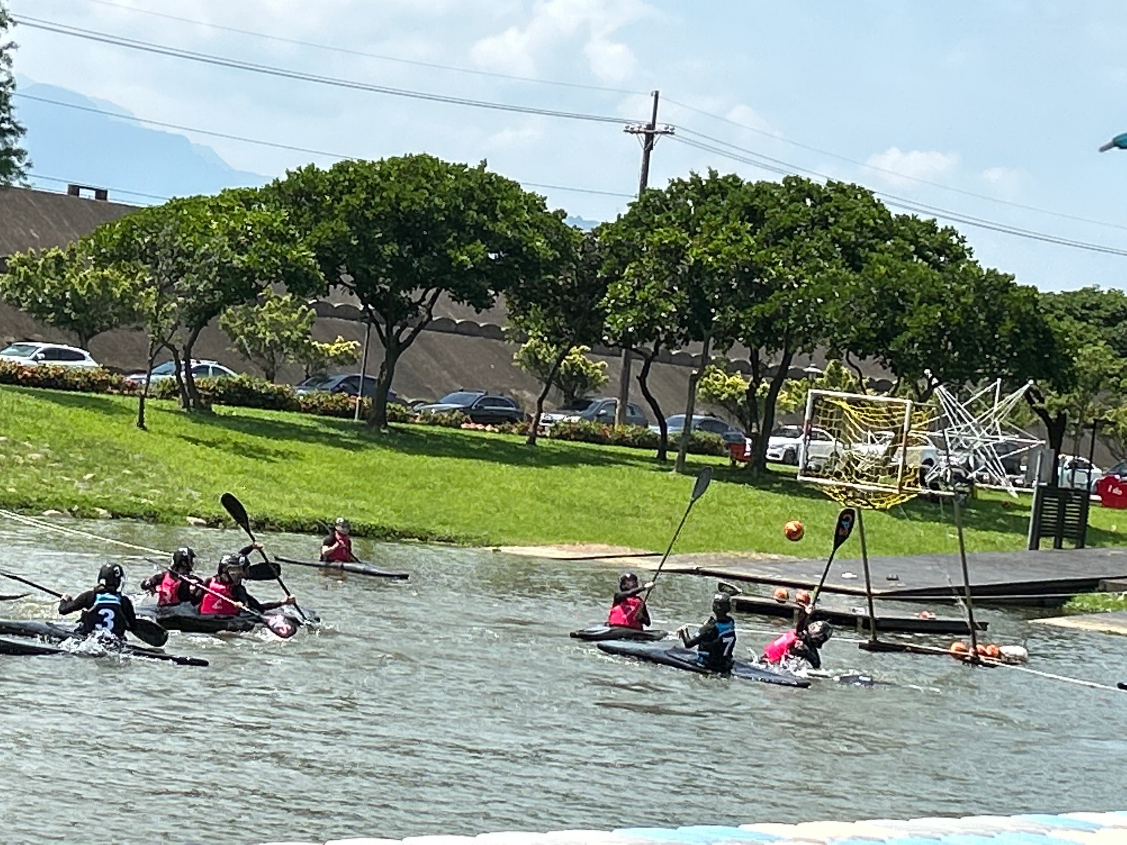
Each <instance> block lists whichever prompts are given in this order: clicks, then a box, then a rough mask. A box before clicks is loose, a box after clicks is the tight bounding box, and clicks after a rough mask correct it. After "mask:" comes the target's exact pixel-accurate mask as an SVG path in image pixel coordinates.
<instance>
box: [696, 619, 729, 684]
mask: <svg viewBox="0 0 1127 845" xmlns="http://www.w3.org/2000/svg"><path fill="white" fill-rule="evenodd" d="M714 624H715V626H716V635H715V637H714V638H712V639H710V640H707V641H705V642H701V643H698V644H697V661H698V662H700V663H702V664H704V665H705V666H708V667H709V668H711V669H715V670H718V671H722V672H726V671H727V670H728V669H729V668H730V666H731V663H732V654H733V652H735V650H736V621H735V620H734V619H725V620H720V619H716V620H715V622H714Z"/></svg>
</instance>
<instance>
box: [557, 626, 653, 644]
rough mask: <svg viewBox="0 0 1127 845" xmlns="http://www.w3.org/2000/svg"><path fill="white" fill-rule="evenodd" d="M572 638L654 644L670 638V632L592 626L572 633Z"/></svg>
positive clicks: (588, 640) (590, 640) (589, 640)
mask: <svg viewBox="0 0 1127 845" xmlns="http://www.w3.org/2000/svg"><path fill="white" fill-rule="evenodd" d="M571 636H572V637H574V638H575V639H577V640H586V641H587V642H593V641H597V640H633V641H634V642H642V643H652V642H657V641H658V640H664V639H665V638H666V637H667V636H669V632H668V631H658V630H655V629H651V630H649V631H642V630H639V629H637V628H627V627H625V626H623V625H592V626H591V627H590V628H583V629H581V630H579V631H572V632H571Z"/></svg>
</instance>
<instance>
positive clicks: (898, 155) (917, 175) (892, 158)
mask: <svg viewBox="0 0 1127 845" xmlns="http://www.w3.org/2000/svg"><path fill="white" fill-rule="evenodd" d="M865 163H866V164H868V165H870V166H872V167H876V168H879V169H880V170H882V171H886V172H884V173H882V174H881V177H882V178H883V179H884V180H885V181H886V182H888V183H889V184H890V185H896V186H897V187H901V188H907V187H911V186H912V185H915V184H918V182H916V181H915V180H920V179H922V180H925V181H928V182H934V181H937V180H939V179H941V178H942V177H944V176H947V175H949V174H951V173H954V172H955V171H956V170H958V169H959V155H958V153H941V152H939V151H938V150H909V151H907V152H904V151H902V150H901V149H900V148H899V147H889V148H888V149H887V150H885V151H884V152H883V153H874V154H873V155H871V156H869V158H868V160H867V161H866V162H865Z"/></svg>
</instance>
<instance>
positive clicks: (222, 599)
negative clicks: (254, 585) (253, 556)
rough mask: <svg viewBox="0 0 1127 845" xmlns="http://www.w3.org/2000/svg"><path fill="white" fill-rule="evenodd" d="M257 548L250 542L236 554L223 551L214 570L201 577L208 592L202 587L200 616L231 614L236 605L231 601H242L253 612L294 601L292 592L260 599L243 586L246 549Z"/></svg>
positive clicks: (233, 613)
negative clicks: (203, 590) (227, 553)
mask: <svg viewBox="0 0 1127 845" xmlns="http://www.w3.org/2000/svg"><path fill="white" fill-rule="evenodd" d="M261 548H262V546H261V545H259V544H258V543H254V544H253V545H250V546H247V547H246V549H244V550H243V551H241V552H239V553H238V554H234V555H223V557H222V558H221V559H220V561H219V569H218V570H217V572H216V574H215V575H214V576H212V577H211V578H208V579H207V580H206V581H204V587H206V588H207V590H208V591H210V592H207V591H205V592H204V594H203V599H201V600H200V616H235V615H237V614H238V612H239V608H238V606H237V605H236V604H234V602H238V603H239V604H242V605H245V606H246V607H249V608H250V609H251V610H253V611H255V612H256V613H265V612H266V611H268V610H274V609H275V608H279V607H282V606H283V605H287V604H294V602H295V600H294V597H293V596H286V597H285V598H284V599H282V600H281V601H274V602H260V601H259V600H258V599H256V598H255V597H254V596H252V595H251V594H250V593H248V592H247V588H246V587H245V586H243V578H244V577H246V573H247V570H248V569H250V561H249V560H247V553H248V552H250V551H251V550H253V549H260V550H261Z"/></svg>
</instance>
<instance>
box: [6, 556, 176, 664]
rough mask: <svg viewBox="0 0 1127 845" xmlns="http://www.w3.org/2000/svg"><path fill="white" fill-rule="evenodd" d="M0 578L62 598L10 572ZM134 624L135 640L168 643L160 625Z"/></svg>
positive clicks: (160, 643) (150, 622)
mask: <svg viewBox="0 0 1127 845" xmlns="http://www.w3.org/2000/svg"><path fill="white" fill-rule="evenodd" d="M0 576H3V577H5V578H10V579H11V580H13V581H19V582H20V583H21V584H27V586H29V587H34V588H35V589H37V590H41V591H42V592H44V593H46V594H47V595H49V596H54V597H55V598H57V599H61V598H62V597H63V594H62V593H57V592H55V591H54V590H52V589H49V588H47V587H44V586H43V585H42V584H36V583H35V582H34V581H29V580H28V579H26V578H23V577H21V576H19V575H13V574H12V573H10V572H0ZM135 622H136V624H135V625H134V626H133V633H134V634H136V635H137V639H139V640H143V641H144V642H146V643H148V644H149V645H153V646H162V645H164V644H165V643H166V642H168V631H166V630H164V628H162V627H160V625H158V624H157V623H156V622H153V621H152V620H151V619H141V618H138V619H136V620H135Z"/></svg>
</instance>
